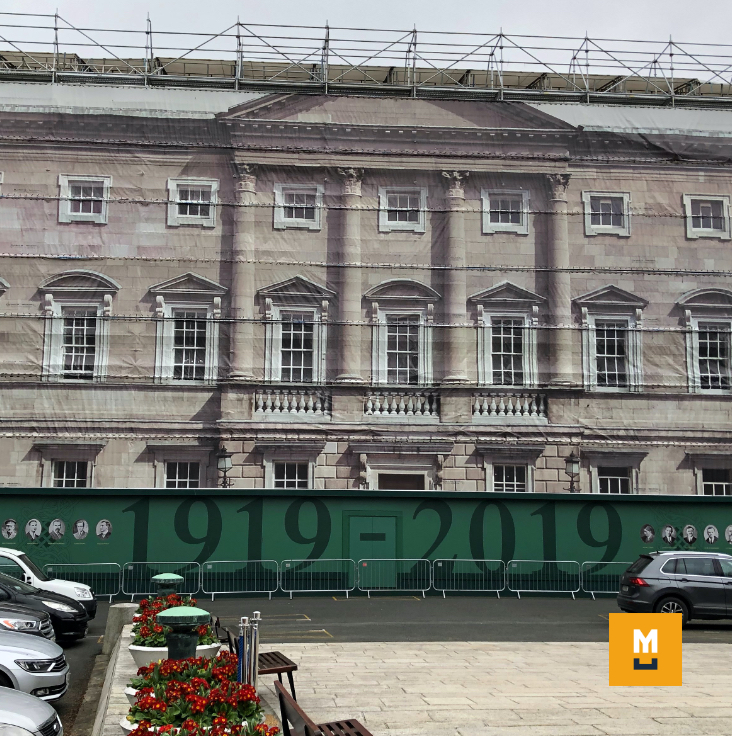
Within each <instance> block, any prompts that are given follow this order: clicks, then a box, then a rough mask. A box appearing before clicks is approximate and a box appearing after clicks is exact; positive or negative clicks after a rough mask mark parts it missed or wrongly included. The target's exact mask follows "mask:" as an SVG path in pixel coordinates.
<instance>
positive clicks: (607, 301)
mask: <svg viewBox="0 0 732 736" xmlns="http://www.w3.org/2000/svg"><path fill="white" fill-rule="evenodd" d="M573 301H574V303H575V304H576V305H577V306H579V307H581V308H583V309H587V310H588V311H590V312H592V311H597V312H607V311H618V310H620V311H625V312H633V311H635V310H636V309H645V308H646V307H647V306H648V300H647V299H643V297H640V296H638V295H637V294H633V293H631V292H630V291H625V289H621V288H620V287H619V286H615V284H609V285H608V286H602V287H600V288H599V289H595V290H594V291H588V292H587V293H586V294H582V295H581V296H578V297H576V298H575V299H573Z"/></svg>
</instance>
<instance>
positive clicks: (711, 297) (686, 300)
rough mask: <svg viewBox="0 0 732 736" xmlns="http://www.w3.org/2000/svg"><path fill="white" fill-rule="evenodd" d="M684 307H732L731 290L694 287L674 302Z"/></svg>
mask: <svg viewBox="0 0 732 736" xmlns="http://www.w3.org/2000/svg"><path fill="white" fill-rule="evenodd" d="M676 303H677V304H678V305H679V306H680V307H683V308H684V309H694V308H697V309H732V291H729V290H727V289H714V288H712V289H694V291H689V292H687V293H686V294H684V295H683V296H682V297H681V299H679V300H678V301H677V302H676Z"/></svg>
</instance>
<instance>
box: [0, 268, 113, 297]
mask: <svg viewBox="0 0 732 736" xmlns="http://www.w3.org/2000/svg"><path fill="white" fill-rule="evenodd" d="M3 283H4V282H3ZM6 287H7V285H6ZM120 288H121V287H120V285H119V284H118V283H117V282H116V281H115V280H114V279H111V278H109V276H105V275H104V274H101V273H97V272H96V271H86V270H83V269H74V270H72V271H64V272H63V273H57V274H54V275H53V276H49V277H48V278H47V279H45V280H44V281H43V282H41V285H40V287H39V290H41V291H50V292H53V293H54V294H64V293H67V294H80V293H84V294H109V293H110V292H111V293H117V292H118V291H119V290H120Z"/></svg>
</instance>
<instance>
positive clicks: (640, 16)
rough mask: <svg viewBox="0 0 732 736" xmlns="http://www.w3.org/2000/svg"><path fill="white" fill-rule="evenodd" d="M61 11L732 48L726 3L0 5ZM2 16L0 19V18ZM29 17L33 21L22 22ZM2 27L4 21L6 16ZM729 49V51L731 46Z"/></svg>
mask: <svg viewBox="0 0 732 736" xmlns="http://www.w3.org/2000/svg"><path fill="white" fill-rule="evenodd" d="M57 7H58V10H59V13H60V14H61V15H62V16H64V17H66V18H67V19H68V20H69V21H70V22H71V23H74V24H75V25H83V26H85V27H105V28H110V27H123V28H131V29H143V28H144V24H145V19H146V17H147V13H148V12H149V13H150V17H151V20H152V22H153V29H155V28H158V29H160V30H180V31H183V30H185V31H191V30H198V31H205V32H218V31H221V30H223V29H224V28H226V27H227V26H228V25H230V24H231V23H232V22H234V21H235V20H236V17H237V15H238V16H239V17H240V19H241V21H242V22H247V23H273V24H281V23H287V24H301V25H323V24H324V23H325V21H326V20H328V21H329V22H330V23H331V25H337V26H359V27H367V28H404V29H409V28H412V27H413V26H414V25H415V24H416V25H417V28H418V29H424V30H454V31H479V32H482V31H485V32H495V31H498V30H499V29H500V28H501V27H502V28H503V30H504V32H506V33H515V34H538V35H562V36H565V35H568V36H583V35H584V34H585V31H587V32H588V33H589V35H590V36H595V37H604V38H639V39H653V40H665V39H668V37H669V34H671V35H673V37H674V40H676V41H693V42H707V43H732V41H731V40H730V36H729V29H730V27H731V26H732V2H730V0H694V2H690V0H613V2H607V1H603V2H600V1H599V0H554V1H553V2H552V1H550V0H520V1H519V0H461V2H459V3H453V4H450V3H445V2H444V0H441V1H440V2H437V0H422V1H421V2H401V3H397V2H394V1H393V0H370V1H369V2H335V1H334V0H308V1H307V2H302V0H297V1H295V0H274V1H273V2H272V1H270V2H261V1H260V2H234V0H214V2H201V1H200V0H177V2H171V1H170V0H167V1H166V2H162V1H161V0H123V1H122V2H114V3H111V2H105V3H98V2H91V0H35V1H34V2H33V3H32V5H31V4H29V3H28V1H27V0H4V2H3V10H4V11H5V12H12V11H15V12H23V11H25V12H27V11H28V10H29V9H31V8H32V10H33V12H36V13H53V12H54V10H55V9H56V8H57ZM1 17H2V16H0V18H1ZM26 20H32V19H26ZM5 22H7V18H6V19H5ZM730 50H731V51H732V46H731V47H730Z"/></svg>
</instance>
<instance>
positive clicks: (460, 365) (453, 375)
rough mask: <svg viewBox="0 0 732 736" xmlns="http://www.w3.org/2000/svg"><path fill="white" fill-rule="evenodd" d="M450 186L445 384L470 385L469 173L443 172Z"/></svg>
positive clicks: (445, 290) (444, 341)
mask: <svg viewBox="0 0 732 736" xmlns="http://www.w3.org/2000/svg"><path fill="white" fill-rule="evenodd" d="M442 176H443V182H444V184H445V186H446V187H447V193H446V199H447V213H446V216H447V233H446V235H447V238H446V247H445V265H446V266H447V267H448V268H447V270H446V271H445V282H444V295H443V298H444V300H445V301H444V310H443V314H444V321H445V325H446V326H445V328H444V329H443V335H444V339H443V352H444V363H443V365H444V370H445V377H444V378H443V379H442V382H443V383H467V380H468V374H467V372H466V365H465V364H466V356H467V340H468V334H467V333H468V329H467V311H466V310H467V299H468V291H467V289H468V287H467V271H466V270H465V261H466V257H465V180H466V179H467V178H468V172H467V171H443V172H442Z"/></svg>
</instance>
